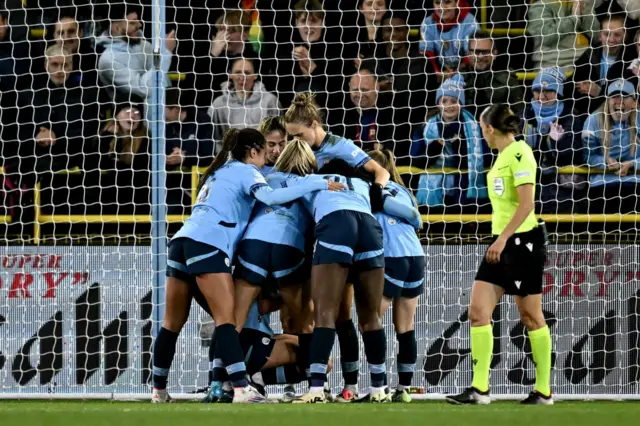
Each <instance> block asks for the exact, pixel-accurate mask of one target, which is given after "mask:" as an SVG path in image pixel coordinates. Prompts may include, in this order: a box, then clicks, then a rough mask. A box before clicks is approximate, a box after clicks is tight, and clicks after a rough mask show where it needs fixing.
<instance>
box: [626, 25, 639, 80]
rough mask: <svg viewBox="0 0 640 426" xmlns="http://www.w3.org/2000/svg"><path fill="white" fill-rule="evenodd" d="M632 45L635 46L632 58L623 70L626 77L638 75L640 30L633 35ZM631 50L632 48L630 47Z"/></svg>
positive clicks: (631, 77) (630, 77)
mask: <svg viewBox="0 0 640 426" xmlns="http://www.w3.org/2000/svg"><path fill="white" fill-rule="evenodd" d="M633 45H634V46H635V52H634V59H633V60H632V61H631V63H629V64H628V65H627V66H626V67H625V70H624V72H625V77H626V78H627V79H633V78H634V77H640V31H636V35H635V36H634V37H633ZM633 51H634V49H632V52H633Z"/></svg>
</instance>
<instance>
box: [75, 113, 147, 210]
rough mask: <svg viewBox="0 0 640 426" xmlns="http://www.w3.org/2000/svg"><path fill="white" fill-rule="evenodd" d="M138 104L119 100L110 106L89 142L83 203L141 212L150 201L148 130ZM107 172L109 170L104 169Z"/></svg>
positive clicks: (104, 207)
mask: <svg viewBox="0 0 640 426" xmlns="http://www.w3.org/2000/svg"><path fill="white" fill-rule="evenodd" d="M143 117H144V116H143V110H142V108H141V107H139V106H137V105H135V104H132V103H129V102H123V103H121V104H119V105H117V106H115V108H114V118H113V119H112V120H110V121H109V122H108V123H107V124H106V125H105V126H104V127H103V128H102V131H101V132H100V135H99V136H97V137H96V138H94V139H93V140H92V141H91V143H90V149H91V153H93V155H88V156H87V159H88V161H89V162H90V164H91V165H92V167H91V168H90V169H89V170H88V173H87V177H86V181H85V186H86V187H88V188H92V187H97V188H100V190H99V191H87V192H86V195H85V198H86V200H87V201H85V203H87V204H94V203H100V206H101V210H100V211H101V212H104V211H108V210H115V211H116V212H117V213H118V214H135V213H142V210H145V209H147V208H148V206H149V205H150V200H149V187H150V173H149V169H150V167H151V164H150V159H151V157H150V155H149V148H150V147H149V139H148V132H147V128H146V126H145V122H144V119H143ZM104 172H111V173H104Z"/></svg>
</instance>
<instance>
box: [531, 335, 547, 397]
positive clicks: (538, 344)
mask: <svg viewBox="0 0 640 426" xmlns="http://www.w3.org/2000/svg"><path fill="white" fill-rule="evenodd" d="M529 341H530V342H531V352H532V354H533V361H534V362H535V364H536V387H535V389H536V390H537V391H538V392H540V393H541V394H543V395H545V396H549V395H551V333H550V332H549V327H548V326H546V325H545V326H544V327H542V328H539V329H537V330H533V331H529Z"/></svg>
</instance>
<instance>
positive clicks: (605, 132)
mask: <svg viewBox="0 0 640 426" xmlns="http://www.w3.org/2000/svg"><path fill="white" fill-rule="evenodd" d="M637 108H638V105H637V92H636V88H635V87H634V85H633V84H632V83H631V82H630V81H627V80H623V79H619V80H616V81H614V82H613V83H611V84H609V86H608V88H607V100H606V102H605V103H604V104H603V105H602V107H600V108H599V109H598V110H597V111H595V112H594V113H593V114H590V115H589V117H588V118H587V121H586V122H585V125H584V130H583V132H582V140H583V143H584V146H585V148H586V161H587V163H588V164H589V166H590V167H592V168H595V169H604V170H605V171H606V173H605V174H592V175H591V177H590V179H589V181H590V184H591V188H590V189H591V191H590V194H589V199H592V197H593V199H594V200H597V199H599V198H601V199H603V200H606V204H605V211H620V210H622V212H624V211H625V208H624V207H622V206H621V205H620V203H622V204H625V203H628V202H630V201H631V202H633V206H632V207H631V208H632V209H633V208H637V204H636V203H637V201H638V195H639V191H638V189H639V184H640V180H639V178H640V176H639V175H638V174H637V173H638V171H639V170H640V151H639V150H638V138H639V136H640V135H639V134H638V129H639V127H638V113H637ZM596 192H597V193H596ZM618 197H619V198H620V200H615V199H614V198H618Z"/></svg>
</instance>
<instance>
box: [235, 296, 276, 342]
mask: <svg viewBox="0 0 640 426" xmlns="http://www.w3.org/2000/svg"><path fill="white" fill-rule="evenodd" d="M270 321H271V313H267V314H264V315H261V314H260V310H259V309H258V301H257V300H254V301H253V303H252V304H251V309H249V316H248V317H247V321H246V322H245V323H244V326H243V327H242V328H243V329H245V328H248V329H251V330H257V331H260V332H262V333H265V334H268V335H269V336H273V330H272V329H271V325H269V322H270Z"/></svg>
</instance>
